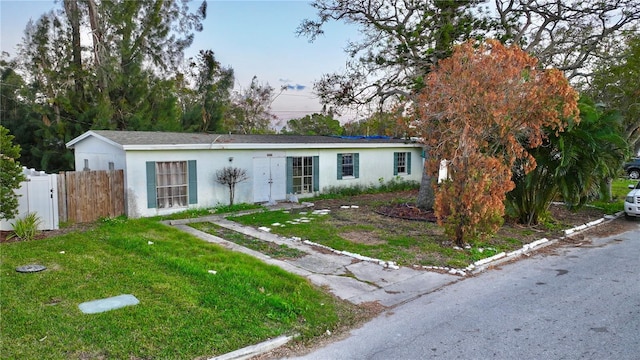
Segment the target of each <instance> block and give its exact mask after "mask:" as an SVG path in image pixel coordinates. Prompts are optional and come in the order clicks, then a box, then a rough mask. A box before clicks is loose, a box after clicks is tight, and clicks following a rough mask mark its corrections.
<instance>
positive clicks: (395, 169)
mask: <svg viewBox="0 0 640 360" xmlns="http://www.w3.org/2000/svg"><path fill="white" fill-rule="evenodd" d="M393 175H394V176H395V175H398V153H397V152H394V153H393Z"/></svg>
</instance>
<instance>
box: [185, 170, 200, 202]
mask: <svg viewBox="0 0 640 360" xmlns="http://www.w3.org/2000/svg"><path fill="white" fill-rule="evenodd" d="M187 167H188V172H189V175H187V176H189V204H197V203H198V171H197V169H196V161H195V160H189V161H188V162H187Z"/></svg>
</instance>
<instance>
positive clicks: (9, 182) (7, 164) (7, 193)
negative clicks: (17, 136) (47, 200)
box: [0, 125, 25, 220]
mask: <svg viewBox="0 0 640 360" xmlns="http://www.w3.org/2000/svg"><path fill="white" fill-rule="evenodd" d="M18 158H20V146H18V145H15V144H13V135H10V134H9V130H7V128H5V127H4V126H2V125H0V199H2V201H1V202H0V219H5V220H10V219H13V218H14V217H15V216H16V215H17V214H18V195H17V194H16V193H15V191H14V190H15V189H18V188H20V182H22V181H24V180H25V177H24V174H23V172H22V166H21V165H20V163H19V162H18Z"/></svg>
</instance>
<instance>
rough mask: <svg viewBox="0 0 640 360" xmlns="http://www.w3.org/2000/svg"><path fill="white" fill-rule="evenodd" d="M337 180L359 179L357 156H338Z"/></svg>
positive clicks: (355, 154) (353, 154)
mask: <svg viewBox="0 0 640 360" xmlns="http://www.w3.org/2000/svg"><path fill="white" fill-rule="evenodd" d="M337 173H338V179H342V178H345V177H346V178H358V177H359V154H357V153H346V154H338V171H337Z"/></svg>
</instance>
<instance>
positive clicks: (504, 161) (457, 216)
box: [415, 40, 578, 245]
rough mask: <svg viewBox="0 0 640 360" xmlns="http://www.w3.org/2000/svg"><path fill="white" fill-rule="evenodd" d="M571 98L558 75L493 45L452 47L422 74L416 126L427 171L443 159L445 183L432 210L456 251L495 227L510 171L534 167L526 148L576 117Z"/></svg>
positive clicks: (515, 51) (574, 99) (517, 52)
mask: <svg viewBox="0 0 640 360" xmlns="http://www.w3.org/2000/svg"><path fill="white" fill-rule="evenodd" d="M452 99H455V101H452ZM577 99H578V95H577V93H576V91H575V90H573V88H572V87H571V86H570V85H569V82H568V81H567V79H566V78H565V77H564V75H563V74H562V73H561V72H560V71H558V70H555V69H549V70H542V69H539V68H538V67H537V60H536V59H535V58H533V57H531V56H529V55H528V54H527V53H526V52H524V51H523V50H521V49H520V48H519V47H517V46H509V47H507V46H504V45H502V44H501V43H500V42H498V41H496V40H489V41H486V42H484V43H480V44H478V43H476V42H471V41H470V42H466V43H465V44H463V45H461V46H458V47H456V49H455V50H454V52H453V55H452V56H451V57H450V58H448V59H444V60H441V61H440V62H439V63H438V66H437V67H436V69H435V70H434V71H432V72H431V73H430V74H429V75H428V77H427V79H426V87H425V89H424V91H422V92H421V93H420V94H419V95H418V97H417V102H416V106H415V110H416V113H415V118H416V119H419V120H417V121H416V126H417V128H418V129H420V130H421V131H422V134H423V138H424V139H426V142H427V145H428V146H429V147H430V148H431V156H432V158H431V159H432V160H431V161H429V170H430V171H431V172H432V173H435V172H436V169H438V168H439V165H440V162H439V161H436V160H435V159H447V161H448V166H449V177H450V181H445V182H444V183H443V184H441V185H440V187H439V189H438V190H437V193H436V202H435V210H436V215H437V217H438V220H439V222H440V223H441V224H443V225H445V229H446V230H447V234H448V235H449V236H450V237H451V238H452V239H453V240H454V241H455V242H456V243H457V244H458V245H463V244H464V242H465V241H466V240H467V239H469V238H473V237H476V236H479V235H482V234H491V233H493V232H495V231H496V230H497V229H498V227H499V226H500V224H501V217H502V215H503V213H504V203H503V202H504V199H505V194H506V193H507V192H508V191H510V190H512V189H513V188H514V184H513V182H512V181H511V169H512V167H513V166H514V164H515V163H516V162H517V161H519V162H520V163H521V164H523V167H522V169H523V171H524V172H525V173H527V172H529V171H531V170H532V169H533V168H535V166H536V163H535V159H534V158H533V157H532V156H531V154H529V153H528V152H527V149H531V148H536V147H538V146H539V145H541V144H542V141H543V139H544V135H545V134H544V132H543V128H549V129H553V130H554V131H562V130H563V129H564V128H565V126H566V120H565V119H568V118H571V117H577V116H578V107H577Z"/></svg>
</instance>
